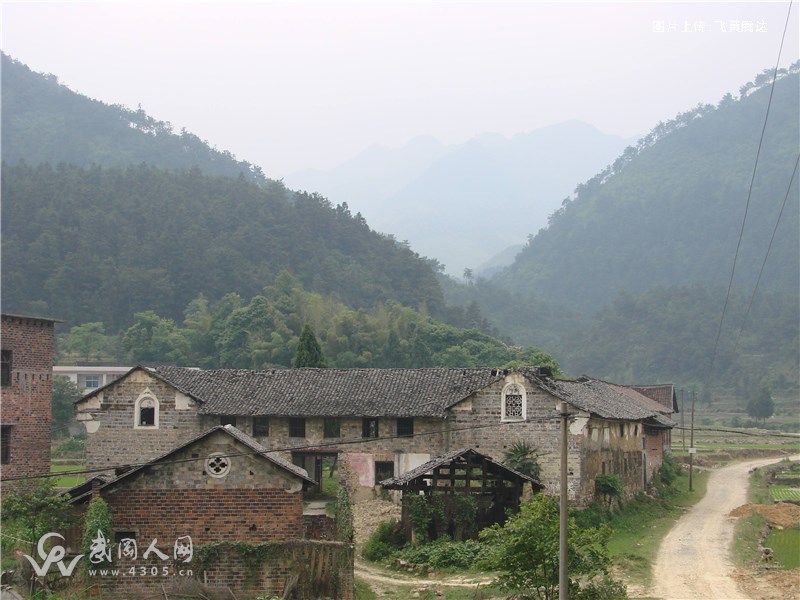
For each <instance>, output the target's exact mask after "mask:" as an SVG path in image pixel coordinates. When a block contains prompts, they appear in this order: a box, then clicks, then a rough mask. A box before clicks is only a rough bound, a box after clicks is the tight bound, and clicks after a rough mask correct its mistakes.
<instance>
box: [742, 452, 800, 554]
mask: <svg viewBox="0 0 800 600" xmlns="http://www.w3.org/2000/svg"><path fill="white" fill-rule="evenodd" d="M797 471H798V463H796V462H794V463H793V462H790V461H781V462H779V463H777V464H774V465H769V466H767V467H762V468H759V469H754V470H753V473H752V474H751V475H750V486H749V488H748V490H747V499H748V501H749V502H750V503H752V504H772V503H773V500H774V499H776V498H775V496H774V495H773V490H775V489H777V490H778V495H781V494H783V493H786V491H792V492H794V491H800V490H797V488H791V487H788V486H773V485H770V481H771V480H772V479H773V477H774V476H775V478H776V479H780V477H779V476H780V475H781V474H783V475H788V476H792V474H796V473H797ZM765 527H767V520H766V519H765V518H764V517H762V516H761V515H759V514H757V513H751V514H749V515H747V516H744V517H741V518H740V519H739V520H738V522H737V523H736V529H735V530H734V539H733V553H732V556H733V561H734V563H735V564H736V565H737V566H752V565H753V564H758V563H759V561H760V560H761V552H760V551H759V549H758V541H759V540H760V539H761V535H762V533H763V531H764V529H765ZM763 544H764V545H765V546H767V547H769V548H772V549H773V551H774V553H775V562H774V563H773V564H776V565H779V566H780V567H781V568H783V569H793V568H798V567H800V529H798V528H796V527H793V528H789V529H784V530H772V531H771V532H770V533H769V534H768V535H767V538H766V540H765V541H764V543H763Z"/></svg>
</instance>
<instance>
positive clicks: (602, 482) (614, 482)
mask: <svg viewBox="0 0 800 600" xmlns="http://www.w3.org/2000/svg"><path fill="white" fill-rule="evenodd" d="M594 492H595V496H597V495H600V496H602V497H603V498H605V499H606V501H607V502H608V504H609V506H610V505H611V503H612V502H613V501H614V500H616V501H617V503H619V501H620V499H621V498H622V496H623V495H624V494H625V487H624V486H623V485H622V481H620V479H619V477H617V476H616V475H598V476H597V477H595V480H594Z"/></svg>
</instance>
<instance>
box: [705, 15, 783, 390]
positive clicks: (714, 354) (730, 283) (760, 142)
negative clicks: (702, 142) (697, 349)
mask: <svg viewBox="0 0 800 600" xmlns="http://www.w3.org/2000/svg"><path fill="white" fill-rule="evenodd" d="M793 3H794V0H790V1H789V10H788V12H787V13H786V23H785V25H784V27H783V35H782V36H781V45H780V48H779V49H778V59H777V61H776V62H775V71H774V72H773V74H772V85H771V86H770V91H769V100H768V101H767V112H766V114H765V115H764V125H763V127H762V128H761V138H760V139H759V140H758V150H757V151H756V160H755V164H754V165H753V174H752V176H751V177H750V187H749V189H748V190H747V202H746V203H745V207H744V217H743V218H742V227H741V229H740V230H739V240H738V241H737V242H736V252H735V254H734V255H733V266H732V267H731V276H730V279H729V281H728V291H727V293H726V294H725V304H724V305H723V307H722V316H721V317H720V320H719V326H718V327H717V338H716V340H715V341H714V350H713V352H712V354H711V366H710V367H709V369H708V378H709V380H711V376H712V375H713V373H714V362H715V361H716V359H717V350H718V348H719V338H720V335H721V334H722V324H723V322H724V321H725V313H726V312H727V310H728V303H729V301H730V297H731V288H732V287H733V276H734V273H735V272H736V261H737V259H738V258H739V249H740V248H741V245H742V238H743V237H744V227H745V223H746V222H747V213H748V211H749V209H750V199H751V198H752V195H753V185H754V184H755V180H756V171H757V170H758V159H759V157H760V156H761V146H762V145H763V143H764V133H765V132H766V130H767V121H768V120H769V111H770V108H771V107H772V96H773V94H774V93H775V82H776V81H777V79H778V67H779V66H780V62H781V53H782V52H783V44H784V41H785V40H786V30H787V29H788V28H789V17H790V15H791V14H792V4H793Z"/></svg>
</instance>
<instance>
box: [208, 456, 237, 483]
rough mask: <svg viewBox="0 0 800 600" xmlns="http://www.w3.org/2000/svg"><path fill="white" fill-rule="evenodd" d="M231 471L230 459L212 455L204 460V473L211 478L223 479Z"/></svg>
mask: <svg viewBox="0 0 800 600" xmlns="http://www.w3.org/2000/svg"><path fill="white" fill-rule="evenodd" d="M230 470H231V459H230V458H228V457H227V456H225V455H224V454H222V453H219V452H217V453H214V454H212V455H211V456H209V457H208V459H207V460H206V473H208V474H209V475H211V477H217V478H219V477H225V475H227V474H228V471H230Z"/></svg>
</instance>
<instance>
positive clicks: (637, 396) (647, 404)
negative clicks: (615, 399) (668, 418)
mask: <svg viewBox="0 0 800 600" xmlns="http://www.w3.org/2000/svg"><path fill="white" fill-rule="evenodd" d="M607 383H608V382H607ZM608 385H610V386H611V388H612V389H613V390H615V391H617V392H619V393H621V394H625V395H626V396H628V397H629V398H630V399H631V400H633V401H634V402H637V403H638V404H640V405H642V406H643V407H644V408H648V409H650V410H652V411H655V412H657V413H659V414H662V415H663V414H668V413H670V412H671V411H670V409H669V408H667V407H666V406H664V405H663V404H661V403H659V402H656V401H655V400H653V399H652V398H650V397H649V396H647V395H645V394H642V393H641V392H639V391H638V390H637V388H634V387H628V386H625V385H618V384H616V383H609V384H608Z"/></svg>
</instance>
